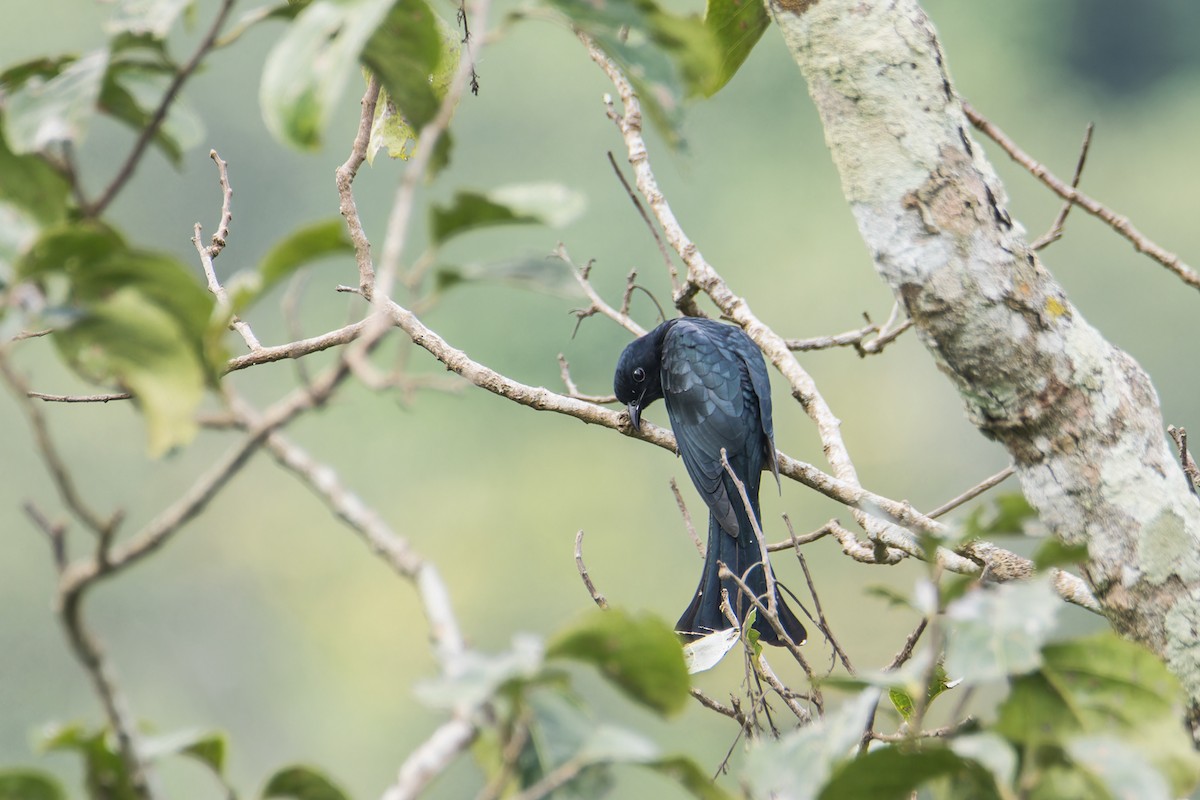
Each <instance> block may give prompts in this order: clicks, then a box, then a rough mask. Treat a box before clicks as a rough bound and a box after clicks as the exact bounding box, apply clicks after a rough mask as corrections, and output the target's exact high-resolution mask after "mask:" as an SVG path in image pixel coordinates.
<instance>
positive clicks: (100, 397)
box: [25, 391, 133, 403]
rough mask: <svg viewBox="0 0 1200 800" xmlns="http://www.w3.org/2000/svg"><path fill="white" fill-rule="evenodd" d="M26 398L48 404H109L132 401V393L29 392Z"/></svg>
mask: <svg viewBox="0 0 1200 800" xmlns="http://www.w3.org/2000/svg"><path fill="white" fill-rule="evenodd" d="M25 395H26V397H30V398H33V399H34V400H44V401H46V402H47V403H107V402H109V401H111V400H130V399H132V398H133V393H132V392H109V393H107V394H46V393H45V392H34V391H29V392H26V393H25Z"/></svg>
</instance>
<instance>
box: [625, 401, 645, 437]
mask: <svg viewBox="0 0 1200 800" xmlns="http://www.w3.org/2000/svg"><path fill="white" fill-rule="evenodd" d="M626 408H628V409H629V421H630V422H632V423H633V429H634V430H635V431H640V430H641V429H642V409H641V407H640V406H639V405H638V404H637V403H630V404H629V405H628V406H626Z"/></svg>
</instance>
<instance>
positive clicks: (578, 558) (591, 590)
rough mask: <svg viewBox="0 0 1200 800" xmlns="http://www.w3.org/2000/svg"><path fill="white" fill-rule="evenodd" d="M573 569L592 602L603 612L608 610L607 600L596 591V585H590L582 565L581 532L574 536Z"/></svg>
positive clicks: (589, 579) (590, 582) (588, 575)
mask: <svg viewBox="0 0 1200 800" xmlns="http://www.w3.org/2000/svg"><path fill="white" fill-rule="evenodd" d="M575 567H576V569H578V570H579V577H580V578H583V585H584V586H586V587H587V590H588V594H590V595H591V596H592V600H594V601H595V603H596V605H598V606H600V608H602V609H604V610H605V611H607V610H608V600H607V599H606V598H605V597H604V595H602V594H600V592H598V591H597V590H596V584H594V583H592V576H591V575H590V574H588V569H587V566H586V565H585V564H584V563H583V530H582V529H581V530H580V531H579V533H577V534H575Z"/></svg>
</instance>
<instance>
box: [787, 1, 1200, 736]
mask: <svg viewBox="0 0 1200 800" xmlns="http://www.w3.org/2000/svg"><path fill="white" fill-rule="evenodd" d="M769 5H770V9H771V13H772V14H773V16H774V18H775V20H776V22H777V23H778V25H779V29H780V31H781V32H782V33H783V36H784V39H785V40H786V42H787V44H788V46H789V48H790V49H791V51H792V54H793V56H794V57H795V59H796V61H797V63H798V64H799V65H800V67H801V70H802V71H803V72H804V75H805V77H806V79H807V80H808V85H809V91H810V93H811V95H812V97H813V100H814V102H815V104H816V106H817V110H818V112H819V113H820V115H821V120H822V123H823V125H824V128H825V138H826V142H827V144H828V145H829V148H830V150H831V152H832V155H833V161H834V164H835V165H836V167H837V169H838V171H839V172H840V174H841V179H842V189H843V192H844V194H845V195H846V198H847V199H848V201H849V203H850V207H851V209H852V211H853V213H854V216H855V219H856V220H857V222H858V227H859V232H860V233H861V235H862V237H863V239H864V240H865V242H866V243H867V246H868V248H869V250H870V252H871V253H872V255H873V257H874V260H875V266H876V269H877V270H878V272H879V273H880V275H881V276H882V277H883V278H884V280H886V281H887V282H888V284H889V285H890V286H891V287H892V290H893V292H894V293H895V295H896V297H897V299H899V300H900V301H901V302H902V303H904V306H905V309H906V310H907V312H908V315H909V317H910V318H911V319H912V320H913V321H914V323H915V326H916V329H917V333H918V336H919V337H920V339H921V341H922V342H923V343H924V344H925V345H926V347H927V348H928V349H929V351H930V353H931V355H933V357H934V359H935V360H936V362H937V364H938V366H939V367H940V368H941V369H942V371H943V372H944V373H945V374H946V375H947V376H949V377H950V379H951V381H952V382H953V383H954V385H955V387H956V388H957V389H958V390H959V393H960V395H961V396H962V398H963V401H964V404H965V406H966V410H967V414H968V416H969V418H970V419H971V421H972V422H974V423H975V425H976V426H977V427H978V428H979V429H980V430H981V431H982V432H983V433H984V434H985V435H986V436H988V437H990V438H992V439H995V440H996V441H998V442H1000V443H1001V444H1003V445H1004V447H1005V448H1006V449H1007V450H1008V452H1009V454H1010V455H1011V457H1012V459H1013V462H1014V466H1015V468H1016V472H1017V476H1018V477H1019V479H1020V481H1021V486H1022V489H1023V490H1024V493H1025V496H1026V497H1027V498H1028V499H1029V501H1030V503H1032V504H1033V506H1034V507H1035V508H1036V509H1037V510H1038V512H1039V514H1040V516H1041V518H1042V520H1043V521H1044V522H1045V523H1046V524H1047V525H1048V526H1049V527H1050V528H1051V530H1052V531H1053V532H1054V533H1055V534H1056V535H1057V536H1058V537H1059V538H1060V539H1062V540H1063V541H1065V542H1067V543H1069V544H1081V543H1086V545H1087V546H1088V562H1087V565H1086V575H1087V578H1088V582H1089V583H1090V585H1091V587H1092V589H1093V590H1094V592H1095V596H1096V598H1097V599H1098V600H1099V601H1100V603H1101V605H1102V606H1103V607H1104V611H1105V613H1106V614H1107V615H1108V617H1109V619H1110V620H1111V621H1112V623H1113V625H1114V626H1115V627H1116V628H1117V630H1119V631H1120V632H1121V633H1123V634H1124V635H1126V636H1129V637H1130V638H1133V639H1136V640H1138V641H1141V642H1143V643H1144V644H1146V645H1148V646H1149V647H1150V648H1151V649H1152V650H1154V651H1155V652H1157V653H1159V654H1160V655H1161V656H1162V657H1163V658H1164V660H1165V661H1166V663H1167V664H1168V666H1169V667H1170V668H1171V669H1172V671H1174V672H1175V674H1176V675H1177V676H1178V677H1179V678H1180V680H1181V681H1182V683H1183V685H1184V687H1185V689H1186V691H1187V692H1188V694H1189V696H1190V697H1191V699H1192V702H1193V709H1192V721H1193V724H1194V727H1193V730H1194V731H1195V732H1196V734H1197V739H1198V740H1200V503H1198V502H1197V500H1196V498H1195V497H1194V496H1193V495H1192V494H1191V493H1190V491H1189V489H1188V486H1187V484H1186V482H1185V480H1184V479H1183V476H1182V474H1181V471H1180V470H1179V468H1178V467H1177V466H1176V465H1175V463H1174V459H1173V457H1172V455H1171V453H1170V452H1169V451H1168V448H1167V446H1166V440H1165V437H1164V435H1163V421H1162V417H1161V413H1160V411H1159V405H1158V398H1157V397H1156V395H1155V392H1154V389H1153V387H1152V386H1151V384H1150V381H1149V379H1148V378H1147V377H1146V375H1145V373H1144V372H1143V371H1142V370H1141V368H1140V367H1139V366H1138V365H1137V364H1136V363H1135V362H1134V361H1133V359H1132V358H1130V357H1129V356H1128V355H1127V354H1125V353H1123V352H1121V351H1120V350H1118V349H1117V348H1115V347H1113V346H1112V345H1111V344H1110V343H1108V342H1107V341H1105V340H1104V338H1103V337H1102V336H1101V335H1100V334H1099V333H1098V332H1097V331H1096V330H1095V329H1094V328H1093V327H1091V326H1090V325H1089V324H1088V323H1087V322H1086V321H1085V320H1084V319H1083V317H1082V316H1081V315H1080V314H1079V312H1078V310H1076V309H1075V308H1074V307H1073V306H1071V304H1070V301H1069V300H1068V299H1067V297H1066V294H1065V292H1064V291H1063V289H1062V287H1061V286H1060V285H1059V284H1057V283H1056V282H1055V281H1054V279H1053V278H1052V277H1051V276H1050V274H1049V273H1048V272H1047V271H1046V270H1045V269H1044V268H1043V267H1042V265H1041V263H1040V261H1039V259H1038V256H1037V254H1036V253H1035V252H1034V251H1033V250H1032V249H1031V248H1030V247H1029V245H1028V244H1027V243H1026V242H1025V239H1024V232H1023V230H1022V229H1021V227H1020V225H1019V224H1017V223H1016V222H1014V221H1013V219H1012V218H1011V217H1010V215H1009V213H1008V210H1007V208H1006V207H1005V203H1006V197H1005V193H1004V188H1003V186H1002V185H1001V183H1000V181H999V179H998V178H997V177H996V174H995V172H994V170H993V169H992V167H991V165H990V164H989V163H988V162H987V160H986V158H985V157H984V154H983V149H982V148H981V147H979V146H978V145H976V144H975V143H973V142H972V139H971V136H970V133H969V123H968V121H967V117H966V115H965V114H964V111H963V107H962V103H961V102H960V100H959V98H958V96H957V95H956V94H955V92H954V89H953V85H952V83H951V82H950V78H949V75H948V73H947V70H946V66H945V64H946V59H945V57H944V55H943V53H942V51H941V47H940V45H939V43H938V40H937V36H936V33H935V32H934V30H933V26H932V25H931V24H930V22H929V20H928V18H927V17H926V16H925V14H924V12H923V11H922V10H921V8H920V6H919V5H918V4H917V2H916V0H895V1H894V2H883V1H882V0H866V1H865V2H864V1H863V0H823V1H822V2H820V3H795V2H790V0H772V2H771V3H770V4H769ZM868 45H869V46H868ZM1064 188H1065V187H1064ZM1060 195H1063V196H1069V197H1071V198H1078V197H1079V194H1078V192H1076V191H1075V190H1069V191H1065V192H1060ZM1084 207H1085V208H1086V206H1084Z"/></svg>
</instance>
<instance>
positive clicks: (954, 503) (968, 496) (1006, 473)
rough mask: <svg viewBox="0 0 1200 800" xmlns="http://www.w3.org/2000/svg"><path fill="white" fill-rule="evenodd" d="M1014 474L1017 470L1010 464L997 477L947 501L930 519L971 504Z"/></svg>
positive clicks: (984, 480)
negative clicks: (968, 503) (965, 504)
mask: <svg viewBox="0 0 1200 800" xmlns="http://www.w3.org/2000/svg"><path fill="white" fill-rule="evenodd" d="M1013 472H1015V469H1014V467H1013V465H1012V464H1009V465H1008V466H1007V467H1005V468H1004V469H1002V470H1000V471H999V472H997V473H996V474H995V475H992V476H991V477H989V478H984V479H983V480H982V481H980V482H979V483H977V484H975V485H974V486H972V487H971V488H970V489H967V490H966V491H965V492H963V493H962V494H960V495H959V496H958V497H955V498H954V499H953V500H947V501H946V502H945V503H943V504H942V505H940V506H938V507H937V508H935V509H934V510H933V511H930V512H929V517H930V518H931V519H937V518H938V517H940V516H942V515H943V514H945V513H947V512H949V511H953V510H954V509H956V508H958V507H959V506H961V505H962V504H963V503H967V502H970V501H971V500H974V499H975V498H976V497H978V496H979V495H981V494H983V493H984V492H986V491H987V490H988V489H991V488H992V487H993V486H996V485H997V484H1000V483H1003V482H1004V481H1006V480H1008V479H1009V477H1011V476H1012V474H1013Z"/></svg>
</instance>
